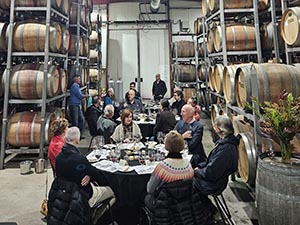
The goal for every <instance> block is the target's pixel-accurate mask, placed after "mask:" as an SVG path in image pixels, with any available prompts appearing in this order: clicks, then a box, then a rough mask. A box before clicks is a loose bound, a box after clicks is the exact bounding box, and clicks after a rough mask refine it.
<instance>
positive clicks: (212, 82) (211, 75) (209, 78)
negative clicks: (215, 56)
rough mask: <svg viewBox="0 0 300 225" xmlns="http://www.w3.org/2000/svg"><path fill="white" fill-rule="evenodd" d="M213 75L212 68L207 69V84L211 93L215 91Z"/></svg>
mask: <svg viewBox="0 0 300 225" xmlns="http://www.w3.org/2000/svg"><path fill="white" fill-rule="evenodd" d="M213 74H214V67H213V66H210V67H209V69H208V83H209V87H210V89H211V90H212V91H214V90H215V83H214V79H213Z"/></svg>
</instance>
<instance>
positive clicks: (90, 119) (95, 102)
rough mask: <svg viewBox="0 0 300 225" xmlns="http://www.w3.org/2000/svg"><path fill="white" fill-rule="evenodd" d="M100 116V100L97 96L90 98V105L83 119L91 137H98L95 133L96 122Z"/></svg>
mask: <svg viewBox="0 0 300 225" xmlns="http://www.w3.org/2000/svg"><path fill="white" fill-rule="evenodd" d="M101 114H102V110H101V109H100V98H99V97H98V96H94V97H93V98H92V105H91V106H90V107H88V108H87V110H86V112H85V119H86V121H87V123H88V126H89V131H90V134H91V135H92V136H96V135H98V132H97V120H98V118H99V117H100V115H101Z"/></svg>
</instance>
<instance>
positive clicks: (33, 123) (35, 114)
mask: <svg viewBox="0 0 300 225" xmlns="http://www.w3.org/2000/svg"><path fill="white" fill-rule="evenodd" d="M37 114H38V113H34V117H33V119H32V123H31V128H30V141H31V145H34V126H35V120H36V117H37Z"/></svg>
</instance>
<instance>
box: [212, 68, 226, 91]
mask: <svg viewBox="0 0 300 225" xmlns="http://www.w3.org/2000/svg"><path fill="white" fill-rule="evenodd" d="M223 70H224V66H223V65H222V64H216V65H215V66H214V73H213V79H214V85H215V90H216V92H217V93H219V94H223Z"/></svg>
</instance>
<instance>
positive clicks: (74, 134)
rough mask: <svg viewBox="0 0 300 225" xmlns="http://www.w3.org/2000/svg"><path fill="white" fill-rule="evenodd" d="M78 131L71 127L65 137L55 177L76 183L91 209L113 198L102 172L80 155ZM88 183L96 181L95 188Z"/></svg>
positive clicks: (58, 157)
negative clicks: (85, 196)
mask: <svg viewBox="0 0 300 225" xmlns="http://www.w3.org/2000/svg"><path fill="white" fill-rule="evenodd" d="M79 141H80V131H79V129H78V128H77V127H71V128H69V129H68V130H67V132H66V135H65V142H66V143H65V145H64V146H63V148H62V150H61V152H60V153H59V154H58V156H57V157H56V175H57V177H58V178H62V179H64V180H67V181H71V182H74V183H76V184H77V185H78V186H79V187H80V188H81V189H82V190H83V191H84V192H85V193H86V194H87V195H88V197H89V201H88V203H89V205H90V207H93V206H94V205H95V204H96V203H97V202H100V201H103V200H105V199H107V198H110V197H114V193H113V191H112V190H111V188H110V187H109V186H106V185H108V183H107V181H106V179H105V177H104V176H103V174H102V172H101V171H100V170H98V169H97V168H96V167H94V166H92V165H91V164H90V163H89V161H88V160H87V158H86V157H84V156H83V155H81V154H80V151H79V150H78V148H77V147H78V145H79ZM90 181H96V182H97V183H98V184H99V185H102V186H95V185H94V184H92V183H91V182H90Z"/></svg>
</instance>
